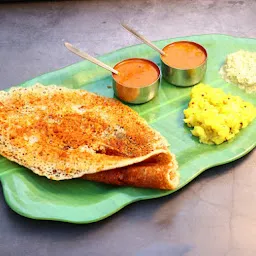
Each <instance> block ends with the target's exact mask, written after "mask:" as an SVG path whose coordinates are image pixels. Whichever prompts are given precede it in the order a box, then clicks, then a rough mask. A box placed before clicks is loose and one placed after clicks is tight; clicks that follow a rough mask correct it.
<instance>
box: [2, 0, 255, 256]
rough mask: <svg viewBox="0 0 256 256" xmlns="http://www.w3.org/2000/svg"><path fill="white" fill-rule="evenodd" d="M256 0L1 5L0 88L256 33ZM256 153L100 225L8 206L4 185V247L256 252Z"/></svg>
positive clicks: (7, 251) (232, 255)
mask: <svg viewBox="0 0 256 256" xmlns="http://www.w3.org/2000/svg"><path fill="white" fill-rule="evenodd" d="M255 13H256V1H255V0H248V1H246V0H244V1H242V0H239V1H238V0H229V1H226V0H223V1H222V0H205V1H203V0H195V1H188V0H180V1H178V0H177V1H174V0H173V1H167V0H163V1H157V0H141V1H140V0H133V1H124V0H120V1H114V0H113V1H112V0H111V1H103V0H100V1H63V2H62V1H57V2H44V1H42V2H36V3H35V2H29V3H4V4H1V5H0V88H1V89H4V88H7V87H10V86H13V85H17V84H19V83H21V82H23V81H25V80H28V79H31V78H33V77H36V76H38V75H40V74H42V73H46V72H49V71H53V70H56V69H59V68H61V67H64V66H67V65H70V64H72V63H75V62H77V61H80V58H78V57H76V56H74V55H71V54H67V51H66V49H65V48H64V47H63V41H65V40H67V41H70V42H72V43H74V44H75V45H76V46H79V47H80V48H81V49H84V50H86V51H88V52H90V53H91V54H93V55H95V56H97V55H101V54H104V53H107V52H110V51H113V50H116V49H119V48H122V47H126V46H129V45H132V44H137V43H138V41H137V40H136V39H135V38H134V37H132V36H130V35H129V34H128V33H127V32H125V31H124V30H123V29H122V28H121V27H120V25H119V22H120V21H126V22H128V23H130V24H133V25H134V26H135V27H136V28H139V30H140V31H143V33H144V35H145V36H148V37H149V38H151V39H152V40H158V39H165V38H171V37H178V36H186V35H193V34H209V33H223V34H230V35H235V36H242V37H251V38H255V37H256V15H255ZM255 159H256V151H255V150H254V151H253V152H251V153H249V154H248V155H247V156H245V157H243V158H242V159H240V160H238V161H236V162H233V163H231V164H228V165H225V166H221V167H218V168H213V169H210V170H208V171H207V172H205V173H204V174H202V175H201V176H200V177H198V178H196V179H195V180H194V181H193V182H192V183H190V184H189V185H188V186H186V187H185V188H184V189H182V190H181V191H179V192H177V193H175V194H174V195H171V196H168V197H165V198H160V199H156V200H149V201H144V202H138V203H135V204H133V205H130V206H128V207H126V208H125V209H123V210H122V211H120V212H119V213H117V214H115V215H113V216H112V217H110V218H108V219H106V220H104V221H101V222H98V223H94V224H90V225H72V224H67V223H59V222H51V221H36V220H30V219H27V218H24V217H21V216H19V215H18V214H16V213H14V212H13V211H12V210H10V209H9V207H8V206H7V205H6V203H5V200H4V197H3V193H2V190H1V189H0V201H1V202H0V216H1V221H0V255H1V256H2V255H3V256H4V255H26V256H32V255H37V256H42V255H63V256H65V255H95V256H96V255H113V256H114V255H137V256H141V255H159V256H160V255H168V256H169V255H186V256H188V255H190V256H191V255H193V256H194V255H209V256H211V255H214V256H215V255H225V256H240V255H243V256H252V255H256V242H255V241H256V205H255V200H256V190H255V186H256V173H255V171H256V160H255Z"/></svg>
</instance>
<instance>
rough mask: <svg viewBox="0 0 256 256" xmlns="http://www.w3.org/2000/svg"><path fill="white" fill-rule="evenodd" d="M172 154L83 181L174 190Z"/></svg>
mask: <svg viewBox="0 0 256 256" xmlns="http://www.w3.org/2000/svg"><path fill="white" fill-rule="evenodd" d="M177 168H178V165H177V162H176V159H175V156H174V155H173V154H170V153H167V154H159V155H156V156H153V157H151V158H149V159H147V160H145V161H143V162H141V163H137V164H133V165H130V166H126V167H123V168H117V169H114V170H109V171H105V172H98V173H94V174H86V175H84V176H83V179H85V180H90V181H96V182H103V183H106V184H111V185H118V186H132V187H142V188H156V189H170V190H172V189H175V188H177V186H178V184H179V174H178V172H177V171H176V170H177Z"/></svg>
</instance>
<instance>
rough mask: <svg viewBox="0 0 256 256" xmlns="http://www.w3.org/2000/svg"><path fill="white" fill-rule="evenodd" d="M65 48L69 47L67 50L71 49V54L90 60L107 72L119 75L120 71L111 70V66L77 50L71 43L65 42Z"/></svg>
mask: <svg viewBox="0 0 256 256" xmlns="http://www.w3.org/2000/svg"><path fill="white" fill-rule="evenodd" d="M65 46H66V47H67V49H69V50H70V51H71V52H73V53H74V54H76V55H78V56H80V57H82V58H84V59H86V60H89V61H90V62H92V63H94V64H96V65H98V66H100V67H102V68H105V69H106V70H108V71H110V72H112V73H114V74H116V75H118V71H117V70H115V69H113V68H111V67H110V66H108V65H107V64H105V63H103V62H101V61H99V60H97V59H95V58H94V57H92V56H90V55H89V54H88V53H85V52H82V51H81V50H79V49H77V48H76V47H74V46H73V45H72V44H70V43H67V42H65Z"/></svg>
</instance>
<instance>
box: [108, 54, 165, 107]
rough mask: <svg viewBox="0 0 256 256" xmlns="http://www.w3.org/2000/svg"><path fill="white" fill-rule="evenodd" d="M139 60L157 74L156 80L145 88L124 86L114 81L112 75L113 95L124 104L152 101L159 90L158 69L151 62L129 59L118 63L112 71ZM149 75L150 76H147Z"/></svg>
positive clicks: (113, 75)
mask: <svg viewBox="0 0 256 256" xmlns="http://www.w3.org/2000/svg"><path fill="white" fill-rule="evenodd" d="M138 60H141V61H143V62H146V63H147V64H150V65H151V66H152V67H154V69H155V70H156V72H157V79H156V80H154V81H152V82H151V83H150V84H147V85H145V86H140V87H135V86H133V85H131V86H129V85H124V84H122V83H120V82H118V81H117V79H115V76H116V75H115V74H112V81H113V89H114V93H115V95H116V97H117V98H119V99H120V100H122V101H124V102H126V103H132V104H142V103H146V102H148V101H150V100H151V99H153V98H154V97H155V96H156V94H157V92H158V89H159V85H160V74H161V72H160V69H159V67H158V66H157V65H156V64H155V63H154V62H152V61H150V60H147V59H143V58H131V59H125V60H123V61H121V62H119V63H117V64H116V65H115V66H114V69H117V70H118V67H119V66H120V65H124V64H125V63H127V62H132V61H138ZM149 75H150V74H149Z"/></svg>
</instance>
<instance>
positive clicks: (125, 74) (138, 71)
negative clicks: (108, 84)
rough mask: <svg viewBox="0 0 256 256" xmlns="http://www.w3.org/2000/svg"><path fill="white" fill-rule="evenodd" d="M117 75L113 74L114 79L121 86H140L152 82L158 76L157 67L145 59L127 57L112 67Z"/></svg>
mask: <svg viewBox="0 0 256 256" xmlns="http://www.w3.org/2000/svg"><path fill="white" fill-rule="evenodd" d="M114 69H116V70H117V71H118V73H119V74H118V75H116V74H113V78H114V80H115V81H116V82H117V83H118V84H120V85H123V86H126V87H132V88H140V87H146V86H148V85H151V84H153V83H154V82H156V81H157V80H158V78H159V75H160V72H159V69H158V67H157V66H156V65H155V64H154V63H152V62H151V61H149V60H146V59H137V58H134V59H127V60H124V61H121V62H119V63H117V64H116V65H115V67H114Z"/></svg>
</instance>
